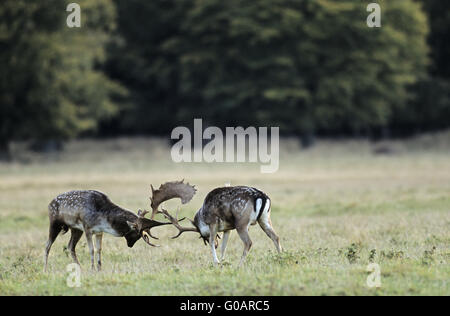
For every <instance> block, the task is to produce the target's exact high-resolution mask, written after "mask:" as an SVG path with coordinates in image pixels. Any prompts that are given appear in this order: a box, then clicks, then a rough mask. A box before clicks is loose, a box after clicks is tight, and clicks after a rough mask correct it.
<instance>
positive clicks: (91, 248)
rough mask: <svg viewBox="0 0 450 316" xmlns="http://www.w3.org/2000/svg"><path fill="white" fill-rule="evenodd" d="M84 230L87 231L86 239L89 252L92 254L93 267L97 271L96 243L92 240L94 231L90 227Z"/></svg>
mask: <svg viewBox="0 0 450 316" xmlns="http://www.w3.org/2000/svg"><path fill="white" fill-rule="evenodd" d="M84 232H85V233H86V240H87V244H88V247H89V254H90V256H91V269H92V270H94V271H95V265H94V262H95V257H94V243H93V242H92V232H91V231H90V230H88V229H85V230H84Z"/></svg>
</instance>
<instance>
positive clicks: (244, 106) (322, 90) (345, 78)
mask: <svg viewBox="0 0 450 316" xmlns="http://www.w3.org/2000/svg"><path fill="white" fill-rule="evenodd" d="M117 4H118V6H119V8H120V12H121V18H120V21H119V29H120V31H121V34H122V35H123V37H124V40H125V42H124V44H123V47H122V49H120V47H119V48H118V50H117V51H118V52H120V53H118V54H117V58H116V59H113V61H114V62H113V64H114V67H112V72H113V73H114V74H116V75H117V77H118V78H119V79H121V80H122V82H124V84H125V85H127V86H128V87H130V88H131V89H132V90H133V91H134V92H135V93H136V95H138V96H139V97H138V98H137V99H138V101H139V99H140V100H141V101H142V102H137V104H138V108H137V109H135V110H134V111H135V113H140V114H139V115H138V116H139V117H141V118H143V119H145V120H150V121H152V122H153V123H154V124H155V125H150V124H149V125H147V127H150V126H152V128H156V129H161V130H162V131H167V130H168V128H170V127H171V126H168V124H167V123H165V122H169V123H172V124H177V123H178V122H187V121H189V120H192V117H202V118H203V119H205V120H207V121H208V122H209V123H210V124H214V125H219V126H224V125H227V124H233V125H236V124H242V125H250V124H251V125H257V124H262V125H278V126H281V127H282V130H283V131H284V132H293V133H304V132H310V131H326V132H333V131H341V130H347V131H358V130H367V129H370V128H372V127H379V126H384V125H386V124H387V123H388V122H389V119H390V117H391V114H392V112H393V110H394V109H395V108H397V107H402V106H403V107H404V106H405V104H406V103H407V101H408V100H409V97H410V95H409V93H408V89H407V87H408V85H411V84H413V83H414V82H416V81H417V80H418V78H420V77H421V76H423V75H424V72H425V69H426V68H425V67H426V56H427V46H426V43H425V37H426V34H427V24H426V19H425V16H424V14H423V13H422V11H421V10H420V7H419V6H418V5H417V4H415V3H414V2H413V1H409V0H405V1H391V2H384V3H383V5H382V9H383V27H381V28H377V29H371V28H368V27H367V25H366V18H367V15H368V12H367V11H366V6H367V3H365V2H364V1H350V0H345V1H331V0H317V1H316V0H304V1H293V0H261V1H244V0H229V1H217V0H203V1H175V0H164V1H162V0H160V1H152V2H142V1H136V0H135V1H127V2H126V3H125V2H122V1H117ZM131 21H133V22H131ZM126 69H128V70H129V71H128V72H127V71H125V70H126ZM144 113H146V114H145V115H142V114H144ZM161 117H163V118H167V119H164V120H161V121H159V122H158V119H157V118H161ZM133 122H134V120H133ZM143 124H144V125H145V122H143ZM135 127H137V128H139V125H136V126H135Z"/></svg>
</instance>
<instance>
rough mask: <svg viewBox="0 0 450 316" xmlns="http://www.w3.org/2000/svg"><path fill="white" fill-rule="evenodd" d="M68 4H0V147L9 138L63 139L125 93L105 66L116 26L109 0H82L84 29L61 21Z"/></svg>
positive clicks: (110, 109) (112, 107)
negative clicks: (103, 67) (103, 66)
mask: <svg viewBox="0 0 450 316" xmlns="http://www.w3.org/2000/svg"><path fill="white" fill-rule="evenodd" d="M68 3H69V1H60V0H46V1H26V0H5V1H3V2H2V4H1V6H0V64H1V65H2V70H1V72H0V126H1V128H0V144H1V145H0V147H3V150H7V144H8V142H9V141H10V140H13V139H33V140H36V141H40V140H48V139H53V140H60V139H65V138H68V137H73V136H75V135H77V134H79V133H80V132H82V131H84V130H87V129H92V128H94V127H95V126H96V125H97V123H98V121H99V120H100V119H102V118H105V117H108V116H111V115H113V114H115V113H116V111H117V105H116V104H114V103H113V100H112V99H111V98H112V97H113V96H114V94H121V93H123V88H121V87H120V86H119V85H118V84H116V83H114V82H112V81H111V80H110V79H109V78H108V77H107V76H106V75H105V74H104V73H103V72H102V71H101V69H100V68H101V65H102V63H103V62H104V60H105V58H106V55H105V50H104V45H105V43H106V41H108V36H109V33H110V32H111V30H112V29H113V27H114V23H115V7H114V5H113V4H112V2H111V1H100V0H95V1H87V0H83V1H79V3H80V5H82V7H83V15H82V21H83V22H82V23H83V25H82V27H81V28H73V29H70V28H68V27H67V26H66V16H67V12H66V6H67V4H68Z"/></svg>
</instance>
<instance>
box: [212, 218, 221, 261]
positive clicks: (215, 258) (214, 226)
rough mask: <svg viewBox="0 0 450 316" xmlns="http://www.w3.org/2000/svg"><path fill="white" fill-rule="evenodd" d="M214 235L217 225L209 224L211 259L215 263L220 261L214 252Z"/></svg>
mask: <svg viewBox="0 0 450 316" xmlns="http://www.w3.org/2000/svg"><path fill="white" fill-rule="evenodd" d="M216 235H217V225H210V226H209V246H210V247H211V252H212V256H213V261H214V264H215V265H217V264H219V263H220V261H219V259H218V258H217V253H216Z"/></svg>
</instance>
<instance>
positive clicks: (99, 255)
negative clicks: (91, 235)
mask: <svg viewBox="0 0 450 316" xmlns="http://www.w3.org/2000/svg"><path fill="white" fill-rule="evenodd" d="M102 238H103V234H97V235H95V251H96V252H97V270H98V271H100V270H101V269H102Z"/></svg>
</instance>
